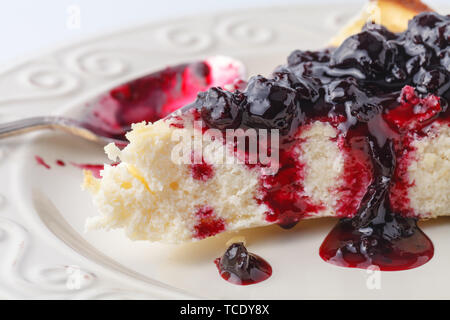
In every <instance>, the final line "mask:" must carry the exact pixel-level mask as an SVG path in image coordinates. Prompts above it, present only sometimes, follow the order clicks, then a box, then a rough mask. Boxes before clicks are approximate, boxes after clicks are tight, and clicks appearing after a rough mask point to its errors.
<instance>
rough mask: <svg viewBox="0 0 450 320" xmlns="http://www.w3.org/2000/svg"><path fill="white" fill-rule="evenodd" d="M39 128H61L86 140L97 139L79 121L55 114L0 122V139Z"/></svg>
mask: <svg viewBox="0 0 450 320" xmlns="http://www.w3.org/2000/svg"><path fill="white" fill-rule="evenodd" d="M41 129H53V130H62V131H66V132H69V133H71V134H75V135H77V136H81V137H83V138H85V139H87V140H91V141H98V140H99V138H98V137H97V136H96V135H95V134H94V133H92V132H91V131H89V130H87V129H85V128H83V127H82V123H81V122H79V121H77V120H74V119H70V118H64V117H56V116H43V117H32V118H26V119H21V120H16V121H11V122H6V123H3V124H0V139H1V138H6V137H11V136H16V135H20V134H23V133H27V132H31V131H36V130H41Z"/></svg>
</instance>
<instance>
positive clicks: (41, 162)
mask: <svg viewBox="0 0 450 320" xmlns="http://www.w3.org/2000/svg"><path fill="white" fill-rule="evenodd" d="M34 159H35V160H36V162H37V164H38V165H41V166H43V167H44V168H46V169H50V168H51V167H50V166H49V165H48V164H47V163H46V162H45V161H44V159H42V158H41V157H40V156H34Z"/></svg>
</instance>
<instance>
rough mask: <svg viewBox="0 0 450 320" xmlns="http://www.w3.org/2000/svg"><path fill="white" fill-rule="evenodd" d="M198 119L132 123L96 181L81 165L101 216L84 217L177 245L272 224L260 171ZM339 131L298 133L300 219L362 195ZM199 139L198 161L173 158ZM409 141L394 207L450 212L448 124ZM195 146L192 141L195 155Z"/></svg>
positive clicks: (317, 125) (325, 126)
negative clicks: (303, 203)
mask: <svg viewBox="0 0 450 320" xmlns="http://www.w3.org/2000/svg"><path fill="white" fill-rule="evenodd" d="M194 118H195V117H194V116H193V114H191V113H187V114H185V115H184V116H183V117H176V118H170V119H167V120H160V121H157V122H155V123H154V124H145V123H139V124H135V125H134V126H133V130H132V131H131V132H129V133H128V134H127V138H128V139H129V141H130V143H129V145H128V146H127V147H125V148H124V149H123V150H119V149H118V148H117V147H116V146H115V145H112V144H111V145H109V146H107V147H106V151H107V153H108V156H109V157H110V159H111V160H113V161H117V160H120V163H119V164H118V165H116V166H109V165H106V166H105V169H104V171H103V172H102V179H96V178H94V177H93V176H92V175H91V174H90V173H89V172H85V183H84V186H85V188H86V189H88V190H89V191H91V192H92V194H93V199H94V203H95V205H96V207H97V208H98V210H99V213H100V215H99V216H96V217H92V218H90V219H89V220H88V222H87V226H88V228H91V229H92V228H94V229H98V228H104V229H114V228H123V229H124V230H125V232H126V234H127V236H128V237H130V238H131V239H135V240H150V241H163V242H169V243H180V242H186V241H192V240H199V239H203V238H205V237H209V236H213V235H215V234H217V233H220V232H223V231H225V230H227V231H230V230H233V231H235V230H240V229H244V228H252V227H258V226H264V225H268V224H270V223H274V222H277V221H270V220H271V219H270V215H271V214H272V211H271V208H270V207H268V206H267V205H266V204H265V203H264V202H261V201H260V199H261V198H262V194H261V184H262V183H263V181H264V172H263V170H262V168H261V167H258V166H255V167H249V166H247V165H246V164H241V163H237V159H235V160H236V161H234V163H223V162H224V161H222V160H223V159H224V158H223V157H224V155H227V156H230V157H233V149H232V148H229V147H227V146H226V145H225V144H224V143H223V141H219V140H214V141H213V140H212V139H211V136H210V135H209V134H208V133H207V132H206V133H203V134H202V130H201V129H198V128H194ZM337 136H338V132H337V129H335V128H334V127H333V126H332V125H330V124H329V123H326V122H321V121H315V122H314V123H312V124H311V125H308V126H306V127H305V128H303V129H302V130H301V132H299V134H298V136H297V139H296V143H295V146H296V148H295V149H296V150H297V151H298V161H299V163H301V164H302V165H303V175H302V176H301V179H300V180H298V181H291V183H298V184H299V185H301V186H302V187H303V188H298V190H297V191H296V192H298V196H299V197H301V198H307V199H309V201H310V203H311V204H313V206H310V207H309V208H306V209H305V211H304V212H303V214H302V219H308V218H318V217H324V216H338V217H343V216H346V217H351V216H352V214H348V212H346V210H347V208H348V207H355V204H352V202H355V200H357V201H358V202H359V201H361V198H362V195H364V193H365V191H366V190H365V189H364V190H355V189H349V188H346V187H345V186H346V185H347V184H348V181H347V180H348V179H347V178H346V177H345V157H346V154H345V150H343V149H342V148H341V146H340V143H339V139H337ZM180 137H183V138H180ZM195 137H200V138H201V140H202V149H201V150H203V159H201V161H200V163H198V164H189V163H176V162H177V158H176V157H174V154H177V153H178V152H179V151H180V150H182V149H183V148H186V149H184V150H191V149H190V148H191V147H192V146H193V143H192V145H191V141H194V140H195ZM412 145H413V146H414V151H412V152H410V153H408V154H405V157H407V158H408V159H407V161H408V166H407V179H408V188H407V190H406V197H403V198H402V199H404V200H405V201H406V202H405V203H397V206H398V207H399V208H395V206H394V210H395V209H404V208H405V206H407V207H408V212H409V213H410V214H413V215H414V216H417V217H420V218H429V217H436V216H440V215H447V214H449V212H448V210H447V209H446V208H448V207H449V206H450V198H449V195H448V190H450V154H449V150H450V148H449V147H450V129H449V127H448V125H447V124H443V125H438V124H436V125H435V126H434V128H433V129H432V130H430V131H429V134H428V135H427V136H424V137H420V138H419V137H416V139H415V140H414V141H413V142H412ZM201 150H200V149H198V148H197V149H196V148H193V151H194V153H198V152H200V151H201ZM188 160H191V159H190V158H189V157H188ZM398 161H399V162H402V161H403V159H398ZM191 162H192V161H191ZM363 176H364V173H361V177H363ZM353 183H354V185H358V186H364V187H365V188H367V186H368V183H365V184H359V183H358V182H353ZM349 190H350V191H351V192H353V194H351V195H349V194H348V192H349ZM393 190H395V188H393ZM402 190H403V189H402ZM392 192H394V191H392ZM358 194H359V196H358ZM357 205H359V203H357V204H356V206H357ZM308 210H311V211H308ZM355 213H356V211H353V214H355Z"/></svg>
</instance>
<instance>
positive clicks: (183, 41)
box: [0, 5, 450, 299]
mask: <svg viewBox="0 0 450 320" xmlns="http://www.w3.org/2000/svg"><path fill="white" fill-rule="evenodd" d="M357 10H358V8H354V7H352V6H342V5H341V6H337V5H332V6H327V7H326V8H325V7H324V6H302V7H280V8H260V9H252V10H244V11H240V12H229V13H214V14H211V15H209V16H200V17H191V18H184V19H179V20H176V21H169V22H162V23H158V24H152V25H145V26H140V27H136V28H132V29H130V30H126V31H121V32H116V33H113V34H110V35H104V36H99V37H97V38H95V39H89V40H85V41H82V42H80V43H77V44H71V45H65V46H62V47H60V48H58V49H55V50H53V51H51V52H48V53H46V54H43V55H42V56H40V57H37V58H31V59H28V60H26V61H21V62H18V63H16V64H14V66H12V67H8V68H6V69H4V70H2V71H1V72H0V120H1V121H6V120H11V119H14V118H20V117H24V116H30V115H39V114H49V113H60V114H61V113H64V114H72V115H73V114H76V113H77V111H79V110H80V109H81V108H82V106H83V105H84V104H85V103H86V102H87V101H89V99H91V98H92V97H95V96H96V95H98V94H99V93H101V92H103V91H104V90H106V89H108V88H111V87H114V86H115V85H117V84H119V83H121V82H124V81H127V80H130V79H133V78H135V77H137V76H140V75H143V74H146V73H149V72H151V71H154V70H157V69H160V68H162V67H164V66H167V65H170V64H176V63H180V62H186V61H195V60H198V59H201V58H203V57H206V56H210V55H213V54H222V55H230V56H233V57H235V58H237V59H240V60H242V61H243V62H244V63H245V64H246V65H247V68H248V73H249V74H250V75H251V74H255V73H262V74H268V73H269V72H270V71H271V70H272V69H274V67H275V66H276V65H278V64H281V63H284V61H285V58H286V56H287V54H288V53H289V52H290V51H292V50H293V49H296V48H308V49H312V48H320V47H321V46H323V45H325V44H326V41H327V39H328V38H329V37H330V36H331V35H332V34H333V33H334V32H335V31H336V29H337V28H338V26H339V25H341V24H342V23H344V22H345V21H346V20H347V19H348V17H350V16H351V15H352V14H354V13H355V12H356V11H357ZM444 12H449V10H447V11H444ZM0 148H1V149H0V151H1V152H0V156H1V162H0V174H1V177H3V181H2V183H1V184H0V195H1V196H0V297H6V298H124V297H128V298H155V299H161V298H233V299H256V298H263V299H265V298H271V299H273V298H275V299H283V298H284V299H302V298H319V299H328V298H340V299H347V298H358V299H361V298H384V299H391V298H449V297H450V294H449V293H448V287H450V278H449V277H448V268H449V266H450V232H449V231H448V230H449V223H450V219H445V218H442V219H439V220H437V221H430V222H427V223H423V228H424V230H425V232H426V233H427V234H428V235H429V236H430V237H431V239H432V240H433V242H434V244H435V257H434V258H433V259H432V260H431V262H429V263H427V264H425V265H424V266H422V267H420V268H417V269H414V270H409V271H401V272H385V273H381V274H372V273H369V272H367V271H365V270H358V269H345V268H339V267H336V266H332V265H330V264H327V263H325V262H323V261H322V260H321V258H320V257H319V255H318V249H319V246H320V244H321V242H322V240H323V239H324V237H325V236H326V234H327V232H328V231H329V230H331V227H332V226H333V224H334V223H335V221H334V220H332V219H325V220H320V221H307V222H301V223H299V224H298V225H297V226H296V227H295V228H293V229H291V230H282V229H281V228H279V227H277V226H271V227H266V228H260V229H255V230H247V231H245V232H241V233H240V234H242V235H245V236H246V238H247V240H248V247H249V249H250V250H251V251H253V252H255V253H257V254H258V255H261V256H262V257H264V258H266V259H267V260H268V261H270V263H271V265H272V267H273V276H272V277H271V278H269V279H268V280H267V281H264V282H262V283H259V284H256V285H252V286H245V287H241V286H235V285H232V284H229V283H228V282H226V281H224V280H223V279H221V278H220V276H219V275H218V272H217V270H216V268H215V266H214V264H213V260H214V259H215V258H216V257H218V256H220V255H221V254H222V253H223V251H224V249H225V242H226V241H227V240H228V239H229V238H230V237H231V236H232V235H230V234H223V235H220V236H218V237H215V238H213V239H207V240H203V241H201V242H198V243H194V244H188V245H182V246H168V245H160V244H151V243H147V242H132V241H130V240H128V239H127V238H125V236H124V235H123V233H122V232H121V231H115V232H102V231H96V232H89V233H85V232H84V229H83V227H84V221H85V219H86V217H88V216H92V215H95V209H94V207H93V205H92V203H91V199H90V196H89V195H88V194H87V193H84V192H82V191H81V190H80V184H81V180H82V176H81V171H80V170H79V169H77V168H75V167H73V166H71V165H69V164H68V165H66V166H65V167H61V166H58V165H56V164H55V161H56V160H58V159H61V160H64V161H65V162H66V163H70V162H77V163H102V162H104V161H106V157H105V155H104V153H103V151H102V149H101V148H100V147H99V146H98V145H95V144H91V143H88V142H85V141H82V140H80V139H77V138H74V137H70V136H68V135H65V134H58V133H48V132H47V133H39V134H34V135H31V136H27V137H21V138H15V139H10V140H4V141H1V144H0ZM36 155H38V156H41V157H42V158H43V159H44V160H45V161H46V162H47V163H48V164H49V165H50V166H51V169H46V168H45V167H43V166H40V165H38V164H37V163H36V161H35V159H34V157H35V156H36Z"/></svg>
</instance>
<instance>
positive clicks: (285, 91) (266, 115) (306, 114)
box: [191, 12, 450, 272]
mask: <svg viewBox="0 0 450 320" xmlns="http://www.w3.org/2000/svg"><path fill="white" fill-rule="evenodd" d="M449 43H450V16H444V15H439V14H437V13H432V12H424V13H421V14H419V15H417V16H416V17H414V18H413V19H412V20H411V21H410V22H409V25H408V29H407V30H406V31H404V32H402V33H397V34H395V33H392V32H390V31H389V30H387V29H386V28H384V27H383V26H380V25H376V24H372V23H370V24H366V25H365V26H364V28H363V29H362V31H361V32H360V33H358V34H355V35H353V36H351V37H349V38H347V39H346V40H345V41H344V42H343V43H342V44H341V45H340V46H339V47H338V48H334V49H326V50H322V51H300V50H297V51H294V52H293V53H292V54H291V55H290V56H289V57H288V59H287V64H285V65H282V66H280V67H278V68H277V69H276V70H275V71H274V73H273V75H272V76H271V77H270V78H265V77H262V76H255V77H253V78H251V79H250V80H249V82H248V85H247V87H246V88H245V89H244V90H236V91H234V92H227V91H225V90H223V89H221V88H213V89H210V90H209V91H207V92H204V93H201V94H199V95H198V97H197V100H196V101H195V102H194V103H193V104H192V105H191V106H192V107H193V108H196V109H198V110H199V113H200V114H201V117H202V119H203V120H204V121H205V122H206V124H207V125H208V126H209V127H212V128H217V129H219V130H226V129H236V128H243V129H245V128H262V129H264V128H265V129H279V132H280V136H281V141H280V149H281V150H280V169H279V170H278V172H277V173H276V174H274V175H271V176H265V177H263V178H261V179H262V181H261V188H260V195H259V196H258V198H257V201H259V202H260V203H264V204H266V205H267V207H268V208H269V209H270V211H269V212H267V220H268V221H270V222H276V223H280V224H282V225H283V226H285V227H290V226H293V225H295V224H296V223H297V222H298V221H299V220H300V219H301V218H303V217H307V216H308V215H313V214H314V212H317V210H320V206H317V205H316V204H314V202H312V201H311V199H309V198H308V197H307V196H303V195H302V193H301V191H302V188H303V185H302V181H301V180H302V171H303V167H302V164H301V163H299V162H298V155H297V154H296V153H295V149H296V148H294V147H293V146H295V145H296V144H299V141H298V133H299V132H300V131H301V130H302V128H304V127H305V126H307V125H309V124H311V123H313V122H315V121H322V122H327V123H329V124H330V125H332V126H333V127H335V128H336V130H337V132H338V138H337V139H338V140H339V142H340V148H341V150H342V152H343V153H345V162H346V163H345V165H344V170H345V172H344V178H345V179H344V180H345V181H346V183H347V184H348V185H346V186H344V187H345V188H347V189H348V190H350V191H351V192H350V194H351V195H352V194H353V196H349V197H343V199H341V202H342V203H341V204H340V205H339V206H338V207H339V210H338V212H337V215H338V216H340V217H341V220H340V221H339V222H338V224H337V225H336V227H335V228H334V229H333V230H332V231H331V232H330V234H329V235H328V236H327V237H326V239H325V241H324V243H323V244H322V246H321V248H320V255H321V257H322V258H323V259H324V260H326V261H329V262H331V263H334V264H338V265H342V266H347V267H360V268H366V267H368V266H370V265H376V266H378V267H379V268H380V269H381V270H403V269H409V268H414V267H417V266H420V265H422V264H424V263H426V262H427V261H428V260H430V259H431V257H432V256H433V251H434V249H433V245H432V243H431V241H430V240H429V239H428V237H427V236H426V235H425V234H424V233H423V232H422V231H421V230H420V229H419V227H418V226H417V218H416V217H415V216H417V215H414V214H411V212H409V213H407V212H406V211H405V210H403V209H402V208H398V206H397V205H396V204H398V203H400V202H401V201H394V200H393V199H391V198H392V197H391V191H392V188H394V187H393V186H394V184H396V186H395V188H396V189H398V190H401V188H402V186H401V182H402V181H404V175H405V172H404V170H405V168H404V167H405V166H404V165H398V161H397V158H398V157H399V155H401V154H402V152H404V151H405V150H409V149H411V148H412V147H411V145H410V144H411V141H413V139H414V138H418V137H422V136H426V135H427V131H428V130H431V129H430V128H431V126H430V124H432V123H434V122H440V123H443V124H444V125H448V118H449V117H448V115H449V111H448V101H449V99H450V46H449ZM300 147H301V145H300ZM402 170H403V171H402ZM355 181H356V182H355ZM358 181H359V182H358ZM399 181H400V182H399ZM355 183H357V184H358V183H359V185H355ZM355 186H356V187H355ZM361 190H362V192H360V191H361ZM347 198H348V199H347ZM231 249H233V250H241V251H242V250H243V249H242V247H240V246H235V247H232V248H231ZM229 250H230V249H229ZM228 260H230V261H231V262H228ZM228 260H227V263H226V268H224V267H223V266H222V269H225V270H228V272H230V271H229V270H233V268H235V267H236V266H234V265H233V262H232V259H228ZM220 261H221V263H222V264H223V263H224V262H222V261H225V260H223V259H221V260H220ZM230 263H231V264H232V265H231V266H230V265H229V264H230Z"/></svg>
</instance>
